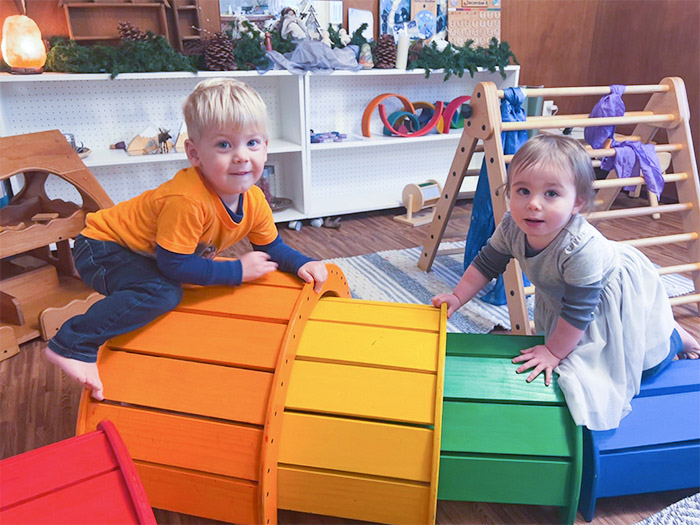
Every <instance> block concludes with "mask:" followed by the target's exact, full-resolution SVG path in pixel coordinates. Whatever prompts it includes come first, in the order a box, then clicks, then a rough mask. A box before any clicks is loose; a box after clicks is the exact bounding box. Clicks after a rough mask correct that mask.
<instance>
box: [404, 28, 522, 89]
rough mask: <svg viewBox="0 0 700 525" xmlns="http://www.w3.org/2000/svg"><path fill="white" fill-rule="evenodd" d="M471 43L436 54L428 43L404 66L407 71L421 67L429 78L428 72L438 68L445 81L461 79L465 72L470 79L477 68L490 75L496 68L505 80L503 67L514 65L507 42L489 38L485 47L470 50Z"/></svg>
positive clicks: (467, 42) (451, 46) (449, 47)
mask: <svg viewBox="0 0 700 525" xmlns="http://www.w3.org/2000/svg"><path fill="white" fill-rule="evenodd" d="M473 43H474V41H473V40H467V41H466V42H465V44H464V46H453V45H452V44H447V46H446V47H445V48H444V49H443V50H442V51H440V50H438V47H437V45H436V44H435V42H432V43H431V44H430V45H427V46H423V47H422V49H420V51H419V52H418V56H417V58H416V59H415V60H412V61H411V62H410V63H409V64H408V69H418V68H423V69H425V76H426V78H427V77H429V76H430V71H431V70H433V69H442V70H444V73H445V80H447V79H449V78H450V77H451V76H452V75H453V74H455V75H457V76H458V77H460V78H461V77H462V76H464V71H465V70H466V71H469V74H470V75H471V76H472V77H473V76H474V73H475V72H476V70H477V68H480V67H481V68H484V69H487V70H488V71H491V72H492V73H493V72H495V71H496V69H498V71H499V72H500V73H501V76H502V77H503V78H506V74H505V68H506V66H507V65H508V64H509V63H510V60H511V59H512V60H513V62H514V63H515V64H518V60H517V58H516V57H515V55H514V54H513V52H512V51H511V49H510V46H509V45H508V42H500V43H499V42H498V39H497V38H492V39H491V42H490V43H489V46H488V47H472V44H473Z"/></svg>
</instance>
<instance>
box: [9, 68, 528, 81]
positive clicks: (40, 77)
mask: <svg viewBox="0 0 700 525" xmlns="http://www.w3.org/2000/svg"><path fill="white" fill-rule="evenodd" d="M518 69H520V66H519V65H517V64H516V65H509V66H506V67H505V71H506V72H509V71H516V70H518ZM425 71H426V70H425V69H410V70H407V69H367V70H364V69H363V70H359V71H347V70H333V71H330V72H324V73H310V72H307V73H305V74H306V75H310V76H316V77H322V76H326V77H327V76H336V77H340V76H352V75H361V76H369V77H372V76H392V75H394V76H396V75H423V76H425ZM477 73H491V72H490V71H489V70H488V69H484V68H478V69H477ZM495 73H498V70H496V72H495ZM441 74H444V70H442V69H433V70H430V76H433V75H441ZM465 75H468V76H469V78H471V76H470V75H469V72H468V71H465ZM265 76H267V77H275V76H285V77H289V76H297V75H296V74H294V73H291V72H289V71H287V70H286V69H270V70H268V71H266V72H264V73H259V72H258V71H255V70H253V71H197V72H191V71H157V72H151V73H121V74H119V75H117V76H116V77H114V79H112V76H111V75H110V74H109V73H54V72H45V73H39V74H36V75H13V74H11V73H0V83H2V82H51V81H66V80H69V81H70V80H74V81H75V80H117V81H118V80H158V79H169V78H211V77H265ZM452 76H455V77H456V75H454V74H453V75H452Z"/></svg>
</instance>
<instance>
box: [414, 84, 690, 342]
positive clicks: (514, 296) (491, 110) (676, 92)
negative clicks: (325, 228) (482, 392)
mask: <svg viewBox="0 0 700 525" xmlns="http://www.w3.org/2000/svg"><path fill="white" fill-rule="evenodd" d="M522 89H523V91H524V93H525V96H526V97H546V98H552V97H566V96H590V95H599V96H603V95H607V94H609V93H610V88H609V87H607V86H595V87H564V88H538V89H526V88H522ZM624 94H625V95H626V94H649V95H651V96H650V98H649V101H648V103H647V104H646V107H645V108H644V110H642V111H628V112H626V113H625V114H624V115H623V116H619V117H604V118H590V117H588V116H587V115H556V116H550V117H528V118H527V120H526V121H523V122H502V121H501V114H500V109H499V108H500V99H502V98H503V91H502V90H499V89H498V88H497V87H496V85H495V84H494V83H492V82H481V83H479V84H478V85H477V86H476V88H475V90H474V93H473V95H472V98H471V105H472V116H471V118H469V119H468V120H467V121H466V122H465V126H464V131H463V133H462V138H461V139H460V142H459V145H458V147H457V152H456V154H455V156H454V159H453V161H452V165H451V167H450V171H449V174H448V176H447V180H446V182H445V184H444V186H443V192H442V195H441V198H440V202H439V203H438V205H437V207H436V211H435V216H434V218H433V222H432V224H431V226H430V229H429V232H428V235H427V237H426V240H425V242H424V245H423V251H422V253H421V256H420V260H419V261H418V267H419V268H421V269H423V270H425V271H429V270H430V268H431V266H432V264H433V261H434V260H435V256H436V255H437V252H438V247H439V245H440V241H441V239H442V236H443V235H444V232H445V228H446V227H447V222H448V220H449V217H450V214H451V213H452V209H453V208H454V205H455V201H456V199H457V196H458V193H459V188H460V186H461V184H462V180H463V178H464V176H465V175H466V171H467V166H468V165H469V161H470V160H471V157H472V155H473V153H474V151H475V150H476V148H477V143H478V142H479V141H480V140H481V141H483V149H484V158H485V162H486V165H487V169H488V177H489V186H490V191H491V200H492V202H493V213H494V219H495V221H496V224H498V223H499V222H500V221H501V218H502V217H503V215H504V214H505V212H506V210H507V204H506V200H505V196H504V194H503V190H502V188H503V185H504V184H505V182H506V164H508V163H509V162H510V160H511V159H512V155H505V154H504V153H503V148H502V144H501V138H500V137H501V132H503V131H518V130H547V129H560V128H573V127H590V126H611V125H629V124H634V125H635V128H634V131H633V132H632V135H633V137H635V138H636V139H637V140H640V141H641V142H643V143H653V141H654V139H655V138H656V135H657V132H658V131H659V130H662V129H663V130H665V131H666V135H667V137H668V143H666V144H655V149H656V151H657V152H667V153H670V154H671V165H672V167H673V173H666V174H664V175H663V177H664V181H665V182H666V183H675V185H676V190H677V194H678V201H679V202H678V203H675V204H658V203H654V202H653V201H652V202H651V204H650V205H646V206H639V207H634V208H627V209H616V210H611V209H610V208H611V206H612V204H613V202H614V201H615V198H616V197H617V195H618V193H619V192H620V189H621V188H623V187H626V186H635V185H636V186H640V185H643V184H644V180H643V178H642V177H635V178H625V179H618V178H617V176H616V174H615V172H614V170H613V171H611V172H610V174H609V175H608V177H607V178H606V179H604V180H599V181H596V182H595V183H594V187H595V188H596V189H597V195H596V207H595V210H594V211H592V212H590V213H589V214H588V215H587V218H588V220H590V221H592V222H594V223H595V222H597V221H601V220H616V219H619V218H623V217H637V216H653V215H656V214H664V213H671V212H674V213H679V214H680V216H681V221H682V231H679V232H677V233H674V234H672V235H663V236H656V237H642V238H637V239H629V240H624V241H621V242H624V243H626V244H630V245H632V246H636V247H640V248H641V247H646V246H661V245H666V244H671V243H680V244H685V245H686V246H687V258H686V259H685V260H684V261H683V262H682V263H680V264H674V265H671V266H665V267H661V268H659V273H660V274H669V273H688V274H690V275H691V276H692V282H693V288H694V290H693V291H691V292H690V293H687V294H685V295H682V296H680V297H674V298H672V299H671V304H672V305H677V304H686V303H697V307H698V311H699V312H700V184H699V182H698V169H697V163H696V159H695V152H694V150H693V142H692V138H691V133H690V110H689V108H688V97H687V95H686V90H685V85H684V83H683V80H682V79H680V78H677V77H669V78H664V79H663V80H662V81H661V82H660V83H659V84H654V85H634V86H627V87H626V89H625V93H624ZM587 150H588V154H589V155H590V157H591V159H592V162H593V166H600V160H599V159H601V158H603V157H609V156H614V155H615V150H614V149H592V148H590V147H587ZM504 281H505V288H506V299H507V302H508V310H509V313H510V319H511V327H512V331H513V332H514V333H520V334H532V333H533V327H532V325H531V322H530V320H529V318H528V313H527V307H526V302H525V298H526V295H527V294H528V293H532V291H533V290H534V287H533V288H531V289H530V290H526V289H524V288H523V279H522V272H521V270H520V267H519V264H518V262H517V261H516V260H512V261H511V263H510V264H509V265H508V268H507V270H506V272H505V274H504Z"/></svg>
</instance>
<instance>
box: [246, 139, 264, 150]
mask: <svg viewBox="0 0 700 525" xmlns="http://www.w3.org/2000/svg"><path fill="white" fill-rule="evenodd" d="M260 142H261V141H260V139H250V140H249V141H248V147H249V148H254V147H255V146H259V145H260Z"/></svg>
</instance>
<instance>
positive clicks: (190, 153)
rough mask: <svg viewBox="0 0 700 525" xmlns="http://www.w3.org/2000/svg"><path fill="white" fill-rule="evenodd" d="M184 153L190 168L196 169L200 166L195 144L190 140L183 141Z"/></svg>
mask: <svg viewBox="0 0 700 525" xmlns="http://www.w3.org/2000/svg"><path fill="white" fill-rule="evenodd" d="M185 153H186V154H187V160H189V161H190V164H192V166H194V167H198V166H199V165H200V161H199V153H198V152H197V146H195V143H194V142H192V139H187V140H185Z"/></svg>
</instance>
